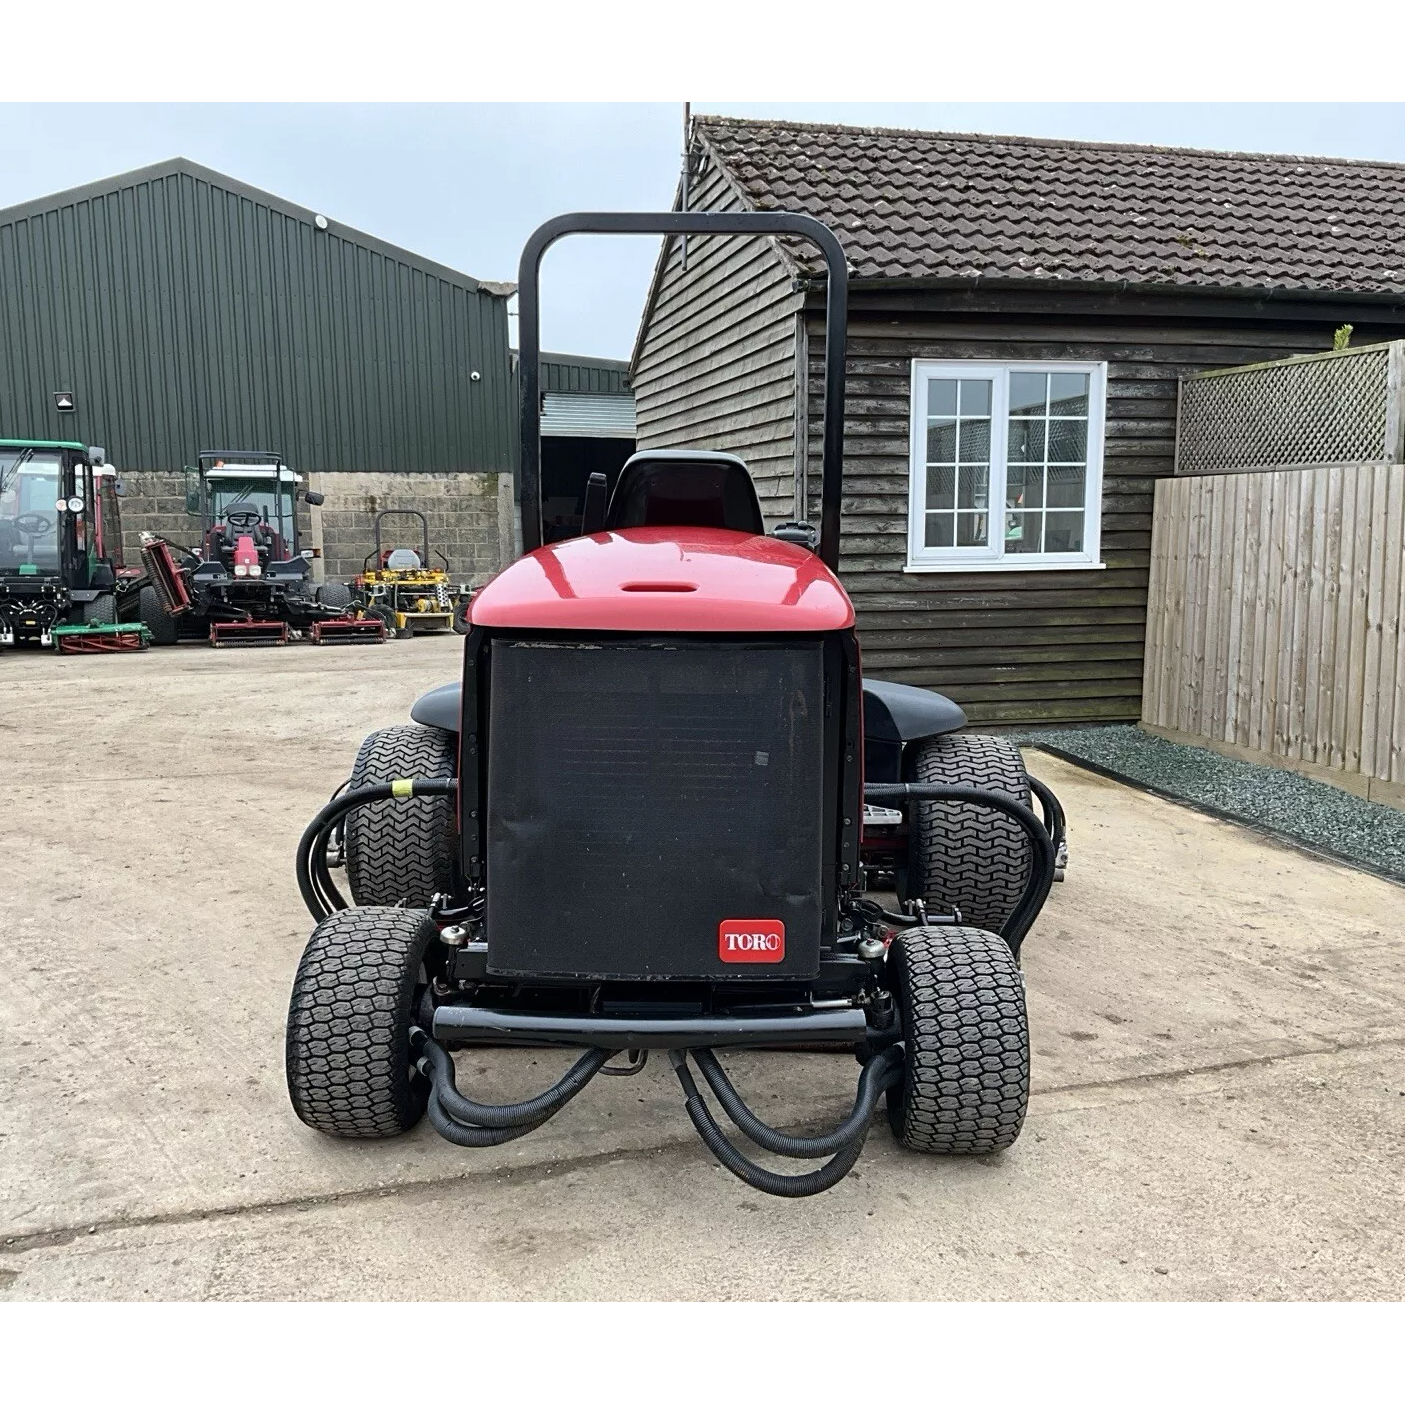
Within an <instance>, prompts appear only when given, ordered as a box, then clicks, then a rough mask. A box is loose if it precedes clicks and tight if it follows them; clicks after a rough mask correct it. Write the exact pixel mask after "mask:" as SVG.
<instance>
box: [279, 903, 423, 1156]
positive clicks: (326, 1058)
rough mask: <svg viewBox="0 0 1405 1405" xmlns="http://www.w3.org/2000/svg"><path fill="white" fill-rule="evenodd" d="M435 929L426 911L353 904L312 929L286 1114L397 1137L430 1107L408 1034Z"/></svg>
mask: <svg viewBox="0 0 1405 1405" xmlns="http://www.w3.org/2000/svg"><path fill="white" fill-rule="evenodd" d="M436 935H437V933H436V929H435V926H434V924H433V923H432V922H430V921H429V919H428V916H427V914H426V913H424V912H419V911H415V910H413V909H410V908H403V907H390V908H388V907H354V908H348V909H347V910H345V911H344V912H334V913H333V914H332V915H331V916H330V917H328V918H326V919H325V920H323V921H322V922H319V923H318V924H317V926H316V928H314V930H313V933H312V936H311V937H309V938H308V942H307V948H306V950H305V951H304V952H303V955H302V960H301V962H299V963H298V974H297V977H296V978H295V980H294V981H293V995H292V1000H291V1002H290V1003H289V1006H288V1032H287V1043H286V1048H285V1068H286V1072H287V1077H288V1096H289V1098H291V1099H292V1103H293V1111H294V1112H296V1113H297V1115H298V1116H299V1117H300V1118H301V1119H302V1120H303V1121H304V1122H306V1123H307V1125H308V1126H309V1127H313V1128H316V1130H317V1131H319V1132H326V1133H327V1134H328V1135H330V1136H334V1137H396V1136H399V1135H400V1134H401V1133H402V1132H408V1131H409V1130H410V1128H411V1127H413V1126H414V1125H415V1124H416V1123H417V1122H418V1121H419V1120H420V1118H421V1117H423V1116H424V1110H425V1107H426V1105H427V1104H428V1101H429V1082H428V1080H427V1079H426V1078H425V1077H424V1076H423V1075H422V1074H420V1073H418V1072H417V1071H416V1070H415V1068H414V1066H413V1064H412V1062H411V1056H412V1051H411V1048H410V1027H411V1024H412V1022H413V1018H414V1012H415V1010H416V1009H417V1001H418V1000H419V998H420V993H421V988H422V986H423V984H424V981H425V972H424V962H425V955H426V953H427V952H428V950H429V948H430V945H431V943H433V942H434V940H435V937H436Z"/></svg>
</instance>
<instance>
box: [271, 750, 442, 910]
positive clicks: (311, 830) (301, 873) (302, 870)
mask: <svg viewBox="0 0 1405 1405" xmlns="http://www.w3.org/2000/svg"><path fill="white" fill-rule="evenodd" d="M458 784H459V783H458V781H457V779H455V778H454V777H452V776H428V777H410V776H406V777H402V778H401V779H399V780H393V781H381V782H379V783H377V784H376V785H363V786H358V787H357V788H356V789H355V790H345V791H342V793H341V794H340V795H334V796H333V797H332V798H331V799H330V800H329V801H328V802H327V803H326V804H325V805H324V806H323V807H322V808H321V809H320V810H319V811H318V812H317V814H316V816H315V817H314V819H313V821H312V823H311V824H310V825H308V827H307V828H306V829H305V830H303V833H302V838H301V839H300V840H298V855H297V859H296V860H295V864H296V869H297V876H298V891H299V892H300V893H301V894H302V900H303V902H304V904H305V905H306V907H307V910H308V911H309V912H310V913H311V914H312V915H313V917H315V918H316V919H317V921H319V922H321V921H322V920H323V918H326V917H330V916H331V915H332V913H333V912H334V911H336V910H337V909H338V908H344V907H345V906H346V903H345V902H344V901H343V900H342V899H341V895H340V894H339V893H337V891H336V888H335V887H334V886H333V885H332V879H331V874H330V873H329V872H328V869H327V840H328V839H329V838H330V836H331V832H332V830H333V828H335V826H336V823H337V821H338V820H339V819H341V817H342V816H343V815H345V814H347V813H348V812H349V811H351V810H354V809H356V808H357V806H359V805H370V804H373V803H374V802H375V801H377V800H409V799H411V798H413V797H417V796H426V795H452V794H453V793H454V792H455V791H456V790H457V789H458ZM314 849H318V851H319V853H320V860H319V861H314V857H313V851H314ZM323 882H325V883H326V885H327V887H328V888H329V889H330V892H324V891H323V888H322V884H323Z"/></svg>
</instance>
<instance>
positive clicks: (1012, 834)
mask: <svg viewBox="0 0 1405 1405" xmlns="http://www.w3.org/2000/svg"><path fill="white" fill-rule="evenodd" d="M911 779H912V780H914V781H918V782H920V783H922V784H924V785H959V786H972V787H974V788H975V789H977V790H988V791H991V792H992V793H993V794H995V795H1000V796H1003V797H1004V798H1005V799H1007V800H1013V801H1015V802H1016V803H1017V804H1020V805H1023V806H1025V808H1026V809H1028V808H1029V804H1030V794H1029V773H1028V772H1027V771H1026V770H1025V767H1024V759H1023V758H1022V757H1021V756H1020V752H1019V748H1018V747H1017V746H1015V745H1014V744H1013V743H1011V742H1007V741H1006V740H1005V739H1004V738H1003V737H992V736H980V735H978V734H976V733H973V732H954V733H948V734H947V735H945V736H938V737H928V738H927V739H926V740H925V741H923V742H920V743H918V744H917V751H916V758H915V764H914V766H913V772H912V776H911ZM908 853H909V866H908V892H909V894H910V895H912V896H916V897H920V898H922V900H923V901H924V902H925V903H926V904H927V906H928V907H929V908H936V909H939V910H944V911H948V912H949V911H951V910H953V909H955V910H956V911H957V912H959V913H960V914H961V920H962V921H963V922H964V923H966V924H967V925H969V926H971V927H979V928H981V929H982V930H984V931H987V932H998V931H999V930H1000V929H1001V928H1002V927H1003V926H1004V925H1005V923H1006V921H1007V920H1008V918H1009V916H1010V914H1011V913H1012V912H1014V910H1015V908H1016V906H1017V905H1018V904H1019V901H1020V898H1021V896H1022V895H1023V893H1024V888H1025V884H1026V883H1027V882H1028V880H1029V872H1030V862H1031V860H1030V852H1029V838H1028V836H1027V835H1026V834H1025V832H1024V830H1022V829H1021V828H1020V826H1019V825H1018V824H1017V823H1016V822H1015V821H1014V820H1013V819H1011V818H1010V816H1009V815H1002V814H1001V813H1000V812H999V811H998V810H987V809H983V808H982V807H981V806H979V805H964V804H960V803H956V804H952V803H948V802H946V801H938V800H927V801H921V802H918V803H916V804H914V805H913V812H912V824H911V836H910V838H909V840H908Z"/></svg>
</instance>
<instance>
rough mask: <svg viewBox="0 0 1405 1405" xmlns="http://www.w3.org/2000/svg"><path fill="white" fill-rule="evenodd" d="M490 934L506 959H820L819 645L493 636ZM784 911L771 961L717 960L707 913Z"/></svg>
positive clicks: (650, 967) (619, 967)
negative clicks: (781, 949)
mask: <svg viewBox="0 0 1405 1405" xmlns="http://www.w3.org/2000/svg"><path fill="white" fill-rule="evenodd" d="M491 679H492V684H491V702H490V714H489V725H488V735H489V761H488V942H489V965H490V967H491V969H493V970H494V971H498V972H504V973H509V972H510V973H516V974H532V973H536V974H544V975H590V976H598V977H619V978H623V979H649V978H664V977H675V978H682V977H693V978H697V977H728V976H731V977H737V978H747V979H756V978H757V977H766V976H772V975H776V976H787V977H792V976H794V975H796V974H808V973H812V972H813V970H814V969H815V966H816V963H817V961H818V948H819V929H820V887H821V882H820V880H821V848H822V839H821V836H822V830H823V825H822V814H823V799H822V797H823V766H822V748H823V733H824V718H823V711H824V702H823V695H824V670H823V655H822V646H821V644H820V643H819V642H818V641H816V642H815V643H813V644H811V643H798V644H792V643H786V644H770V645H768V644H764V643H757V644H736V643H730V642H728V643H704V644H689V643H686V642H683V643H679V642H674V641H670V642H668V643H655V644H647V643H638V642H620V643H604V644H602V643H590V644H560V643H546V642H536V641H523V640H506V639H497V640H495V641H494V643H493V654H492V663H491ZM727 919H734V920H739V919H771V920H776V921H781V922H784V924H785V930H786V946H785V956H784V959H783V960H782V961H780V962H777V963H774V964H741V965H734V964H730V963H723V962H722V961H721V960H720V958H719V955H718V936H717V933H718V924H719V923H720V922H722V921H724V920H727Z"/></svg>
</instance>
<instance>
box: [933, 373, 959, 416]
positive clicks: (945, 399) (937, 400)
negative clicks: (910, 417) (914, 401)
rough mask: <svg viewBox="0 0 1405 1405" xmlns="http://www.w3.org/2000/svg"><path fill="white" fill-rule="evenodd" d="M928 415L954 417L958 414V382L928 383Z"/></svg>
mask: <svg viewBox="0 0 1405 1405" xmlns="http://www.w3.org/2000/svg"><path fill="white" fill-rule="evenodd" d="M927 413H928V414H929V415H954V414H955V413H956V382H955V381H928V382H927Z"/></svg>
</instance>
